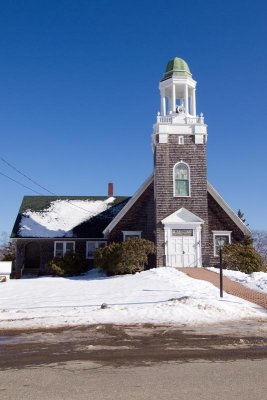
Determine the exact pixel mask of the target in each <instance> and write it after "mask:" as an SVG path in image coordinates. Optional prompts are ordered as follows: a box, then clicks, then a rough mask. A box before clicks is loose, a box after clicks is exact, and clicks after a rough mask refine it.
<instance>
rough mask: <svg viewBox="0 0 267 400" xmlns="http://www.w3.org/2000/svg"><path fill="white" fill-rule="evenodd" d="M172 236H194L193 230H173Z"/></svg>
mask: <svg viewBox="0 0 267 400" xmlns="http://www.w3.org/2000/svg"><path fill="white" fill-rule="evenodd" d="M172 236H193V229H172Z"/></svg>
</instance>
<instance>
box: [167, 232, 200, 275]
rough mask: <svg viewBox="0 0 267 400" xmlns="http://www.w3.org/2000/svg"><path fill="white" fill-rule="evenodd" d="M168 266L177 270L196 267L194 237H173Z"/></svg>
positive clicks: (170, 244)
mask: <svg viewBox="0 0 267 400" xmlns="http://www.w3.org/2000/svg"><path fill="white" fill-rule="evenodd" d="M168 254H169V257H168V264H169V265H170V266H172V267H175V268H183V267H195V266H196V239H195V237H194V236H172V237H171V240H170V243H169V249H168Z"/></svg>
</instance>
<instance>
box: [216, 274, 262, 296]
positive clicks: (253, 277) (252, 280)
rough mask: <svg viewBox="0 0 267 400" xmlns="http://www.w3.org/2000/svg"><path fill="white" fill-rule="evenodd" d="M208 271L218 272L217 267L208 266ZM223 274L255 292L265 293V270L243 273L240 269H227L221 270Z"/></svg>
mask: <svg viewBox="0 0 267 400" xmlns="http://www.w3.org/2000/svg"><path fill="white" fill-rule="evenodd" d="M209 270H210V271H213V272H217V273H219V272H220V270H219V269H217V268H209ZM223 275H224V276H227V278H229V279H231V280H232V281H236V282H238V283H242V285H244V286H247V287H248V288H250V289H252V290H256V291H257V292H261V293H267V273H266V272H253V273H252V274H245V273H244V272H240V271H232V270H228V269H224V270H223Z"/></svg>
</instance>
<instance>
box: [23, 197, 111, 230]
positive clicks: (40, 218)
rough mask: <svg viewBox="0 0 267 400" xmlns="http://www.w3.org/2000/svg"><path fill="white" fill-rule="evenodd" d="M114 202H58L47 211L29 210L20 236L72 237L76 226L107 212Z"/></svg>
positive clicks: (24, 215) (53, 203)
mask: <svg viewBox="0 0 267 400" xmlns="http://www.w3.org/2000/svg"><path fill="white" fill-rule="evenodd" d="M114 200H115V198H114V197H109V198H108V199H106V200H104V201H103V200H95V201H93V200H56V201H52V202H51V205H50V207H49V208H47V209H46V210H43V211H31V210H27V211H26V212H24V213H23V216H22V218H21V222H20V229H19V236H21V237H63V236H67V237H72V229H73V228H74V227H75V226H78V225H79V224H81V223H82V222H84V221H87V220H89V219H90V218H92V217H94V216H95V215H98V214H100V213H102V212H103V211H106V210H107V209H108V208H109V207H110V206H111V205H112V203H113V202H114Z"/></svg>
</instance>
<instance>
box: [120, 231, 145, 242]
mask: <svg viewBox="0 0 267 400" xmlns="http://www.w3.org/2000/svg"><path fill="white" fill-rule="evenodd" d="M122 233H123V241H125V240H128V239H140V238H141V231H122Z"/></svg>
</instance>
